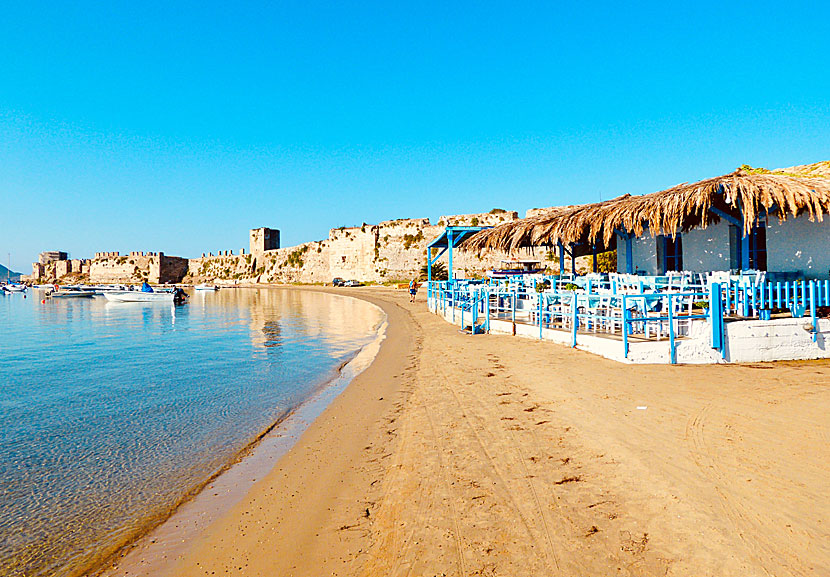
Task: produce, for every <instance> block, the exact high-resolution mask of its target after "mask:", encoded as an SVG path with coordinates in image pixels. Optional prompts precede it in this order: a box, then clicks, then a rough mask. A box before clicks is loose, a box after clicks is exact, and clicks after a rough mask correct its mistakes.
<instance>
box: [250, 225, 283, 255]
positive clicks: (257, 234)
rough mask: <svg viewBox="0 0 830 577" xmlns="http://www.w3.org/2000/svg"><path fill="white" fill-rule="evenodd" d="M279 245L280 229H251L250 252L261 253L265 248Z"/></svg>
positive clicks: (271, 248)
mask: <svg viewBox="0 0 830 577" xmlns="http://www.w3.org/2000/svg"><path fill="white" fill-rule="evenodd" d="M279 247H280V231H279V230H277V229H275V228H254V229H251V254H253V255H257V254H262V253H264V252H265V251H266V250H275V249H278V248H279Z"/></svg>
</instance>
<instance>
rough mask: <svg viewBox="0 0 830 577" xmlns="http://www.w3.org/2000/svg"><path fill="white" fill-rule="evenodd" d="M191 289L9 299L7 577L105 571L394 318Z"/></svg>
mask: <svg viewBox="0 0 830 577" xmlns="http://www.w3.org/2000/svg"><path fill="white" fill-rule="evenodd" d="M189 292H190V295H191V296H190V298H189V299H188V302H187V303H185V304H183V305H170V304H161V303H146V304H145V303H116V302H109V301H107V300H106V299H104V298H103V297H100V296H96V297H94V298H90V299H65V300H58V299H55V300H51V299H45V298H44V293H43V292H42V291H39V290H35V289H30V290H29V291H28V293H27V294H26V295H25V298H24V295H22V294H11V295H5V296H0V576H3V577H5V576H27V577H34V576H45V575H50V576H56V577H73V576H76V575H83V574H87V573H88V572H91V571H94V570H95V568H96V567H97V566H100V565H101V564H102V563H104V562H106V561H107V560H108V559H110V558H111V557H112V556H113V555H114V554H116V553H117V552H118V551H120V550H122V548H123V547H124V546H125V545H128V544H129V543H131V542H133V541H135V540H136V539H137V538H139V537H140V536H142V535H144V534H145V533H147V532H148V531H149V530H150V529H152V528H153V527H155V526H157V525H159V524H160V523H161V522H163V521H164V519H166V518H168V517H169V516H170V515H171V513H172V512H173V511H175V510H176V509H177V507H179V506H180V505H181V504H182V503H184V502H186V501H188V499H190V498H191V497H192V496H193V495H194V494H196V493H198V491H199V490H200V488H201V487H203V486H204V485H205V484H206V483H207V482H208V481H210V480H211V479H214V478H215V477H216V476H217V474H219V473H221V472H222V471H223V470H225V469H227V468H228V466H229V465H230V464H232V463H234V462H235V461H238V460H239V458H240V455H244V454H245V453H246V452H248V451H250V450H251V448H252V446H253V445H255V444H256V443H257V441H258V439H260V437H261V436H262V434H263V432H264V431H267V430H269V429H272V428H273V427H274V425H275V424H278V423H280V422H283V421H285V420H287V419H290V417H291V415H292V414H295V413H296V412H297V411H298V410H301V408H302V407H303V406H304V405H305V404H306V403H308V402H310V399H313V398H315V397H319V396H320V394H321V391H325V390H326V389H327V387H330V386H331V383H334V382H338V381H342V380H343V379H342V371H343V367H344V366H347V365H346V364H347V363H348V362H349V361H350V360H351V359H353V358H355V357H356V355H358V353H359V352H360V351H362V350H366V349H367V348H369V347H370V346H371V345H372V344H373V343H376V342H377V339H378V334H379V330H380V327H381V326H382V324H383V320H384V315H383V313H382V311H381V310H380V309H378V308H377V307H375V306H374V305H371V304H369V303H367V302H365V301H362V300H358V299H354V298H351V297H347V296H340V295H331V294H326V293H322V292H313V291H304V290H296V289H253V288H238V289H237V288H227V289H222V290H220V291H218V292H203V291H189ZM318 404H319V403H318Z"/></svg>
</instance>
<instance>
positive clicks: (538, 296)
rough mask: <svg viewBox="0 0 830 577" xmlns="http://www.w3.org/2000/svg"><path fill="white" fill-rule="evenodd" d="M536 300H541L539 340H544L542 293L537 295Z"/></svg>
mask: <svg viewBox="0 0 830 577" xmlns="http://www.w3.org/2000/svg"><path fill="white" fill-rule="evenodd" d="M536 298H537V299H538V300H539V338H540V339H541V338H542V293H536Z"/></svg>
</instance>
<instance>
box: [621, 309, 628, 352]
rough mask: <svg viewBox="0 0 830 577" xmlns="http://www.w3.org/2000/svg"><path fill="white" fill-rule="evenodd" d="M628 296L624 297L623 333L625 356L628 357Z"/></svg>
mask: <svg viewBox="0 0 830 577" xmlns="http://www.w3.org/2000/svg"><path fill="white" fill-rule="evenodd" d="M625 299H626V296H625V295H623V298H622V321H623V326H622V333H623V356H624V357H625V358H626V359H627V358H628V305H627V303H626V302H625Z"/></svg>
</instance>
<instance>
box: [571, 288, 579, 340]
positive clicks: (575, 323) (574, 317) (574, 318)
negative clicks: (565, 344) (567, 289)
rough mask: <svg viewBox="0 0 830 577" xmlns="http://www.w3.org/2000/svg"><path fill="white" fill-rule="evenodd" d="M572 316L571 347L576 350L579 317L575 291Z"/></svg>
mask: <svg viewBox="0 0 830 577" xmlns="http://www.w3.org/2000/svg"><path fill="white" fill-rule="evenodd" d="M571 315H572V316H571V324H572V326H571V347H573V348H576V329H577V327H579V318H578V317H577V309H576V292H575V291H574V293H573V301H572V303H571Z"/></svg>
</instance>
